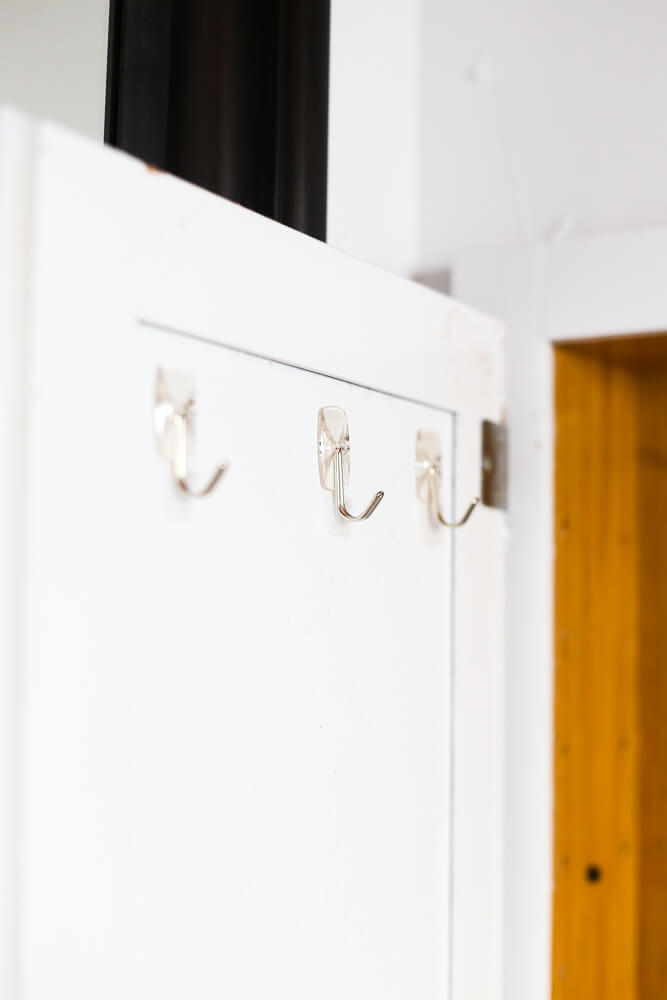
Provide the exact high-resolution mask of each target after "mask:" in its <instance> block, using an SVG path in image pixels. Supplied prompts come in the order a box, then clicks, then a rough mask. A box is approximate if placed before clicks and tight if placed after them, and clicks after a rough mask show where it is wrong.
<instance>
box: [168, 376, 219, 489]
mask: <svg viewBox="0 0 667 1000" xmlns="http://www.w3.org/2000/svg"><path fill="white" fill-rule="evenodd" d="M194 417H195V404H194V386H193V380H192V376H190V375H189V374H188V373H187V372H182V371H175V370H172V371H165V370H164V369H162V368H158V370H157V378H156V382H155V410H154V424H155V438H156V442H157V447H158V451H159V452H160V454H161V455H162V457H163V458H166V459H167V460H168V461H170V462H171V467H172V471H173V474H174V480H175V482H176V485H177V486H178V488H179V489H180V490H182V491H183V493H185V494H186V495H187V496H189V497H205V496H207V495H208V494H209V493H211V492H212V491H213V490H214V489H215V487H216V486H217V484H218V483H219V481H220V478H221V477H222V474H223V472H224V471H225V469H226V468H227V464H223V465H219V466H218V468H217V469H216V470H215V472H214V473H213V475H212V476H211V478H210V479H209V481H208V483H207V485H206V486H204V488H203V489H201V490H194V489H193V488H192V487H191V486H190V484H189V483H188V453H189V447H190V444H191V440H192V435H193V425H194Z"/></svg>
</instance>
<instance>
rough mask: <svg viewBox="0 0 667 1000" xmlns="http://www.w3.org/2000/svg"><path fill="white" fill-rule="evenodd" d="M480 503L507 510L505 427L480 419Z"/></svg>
mask: <svg viewBox="0 0 667 1000" xmlns="http://www.w3.org/2000/svg"><path fill="white" fill-rule="evenodd" d="M481 493H482V503H483V504H484V505H485V506H486V507H499V508H500V509H501V510H507V427H506V426H505V424H494V423H493V421H492V420H483V421H482V489H481Z"/></svg>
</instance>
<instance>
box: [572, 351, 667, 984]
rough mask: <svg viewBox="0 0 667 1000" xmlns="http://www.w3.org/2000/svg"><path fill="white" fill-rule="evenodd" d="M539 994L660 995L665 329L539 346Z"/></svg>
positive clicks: (666, 759)
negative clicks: (547, 494)
mask: <svg viewBox="0 0 667 1000" xmlns="http://www.w3.org/2000/svg"><path fill="white" fill-rule="evenodd" d="M554 388H555V395H554V401H555V403H554V405H555V427H556V438H555V483H554V492H555V512H554V530H555V590H554V598H555V608H554V620H555V630H554V643H555V649H554V655H555V678H554V683H555V692H554V694H555V698H554V704H555V741H554V797H555V798H554V809H555V813H554V899H553V945H552V959H553V965H552V984H553V987H552V994H553V998H554V1000H573V998H581V1000H616V998H618V1000H621V998H622V1000H634V998H639V997H641V998H642V1000H653V998H656V1000H657V998H658V997H660V998H663V997H666V996H667V974H666V969H667V527H666V526H665V512H666V511H667V337H652V338H644V337H634V338H629V339H627V340H626V339H622V340H615V341H613V342H611V341H609V340H606V341H603V342H599V343H597V344H578V345H576V346H575V345H569V346H563V347H559V348H556V350H555V387H554Z"/></svg>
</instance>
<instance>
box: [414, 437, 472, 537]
mask: <svg viewBox="0 0 667 1000" xmlns="http://www.w3.org/2000/svg"><path fill="white" fill-rule="evenodd" d="M416 459H417V465H416V473H417V496H418V497H419V499H420V500H422V501H423V502H424V503H427V504H428V505H429V509H430V511H431V514H432V515H433V517H434V518H435V520H436V521H438V522H439V523H440V524H443V525H444V526H445V527H446V528H460V527H462V526H463V525H464V524H465V523H466V521H467V520H468V518H469V517H470V515H471V514H472V512H473V511H474V509H475V507H476V506H477V504H478V503H479V497H473V498H472V500H471V502H470V504H469V505H468V509H467V510H466V512H465V514H464V515H463V517H461V518H459V520H458V521H446V520H445V518H444V517H443V516H442V513H441V511H440V462H441V452H440V439H439V437H438V435H437V434H436V432H435V431H417V449H416Z"/></svg>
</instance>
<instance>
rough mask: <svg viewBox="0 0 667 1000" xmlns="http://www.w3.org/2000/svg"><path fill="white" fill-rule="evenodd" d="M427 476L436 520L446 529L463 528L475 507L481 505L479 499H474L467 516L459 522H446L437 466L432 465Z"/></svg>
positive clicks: (466, 513) (469, 505)
mask: <svg viewBox="0 0 667 1000" xmlns="http://www.w3.org/2000/svg"><path fill="white" fill-rule="evenodd" d="M427 475H428V484H429V493H430V503H431V510H432V511H433V516H434V517H435V518H436V520H437V521H439V522H440V524H443V525H444V526H445V528H461V527H463V525H464V524H465V523H466V521H467V520H468V518H469V517H470V515H471V514H472V512H473V511H474V509H475V507H476V506H477V504H478V503H479V497H473V498H472V500H471V501H470V503H469V504H468V509H467V510H466V512H465V514H464V515H463V517H461V518H459V520H458V521H446V520H445V519H444V517H443V516H442V513H441V512H440V497H439V495H438V494H439V490H438V480H439V478H440V477H439V475H438V471H437V469H436V468H435V466H433V465H432V466H431V467H430V469H429V470H428V473H427Z"/></svg>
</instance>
